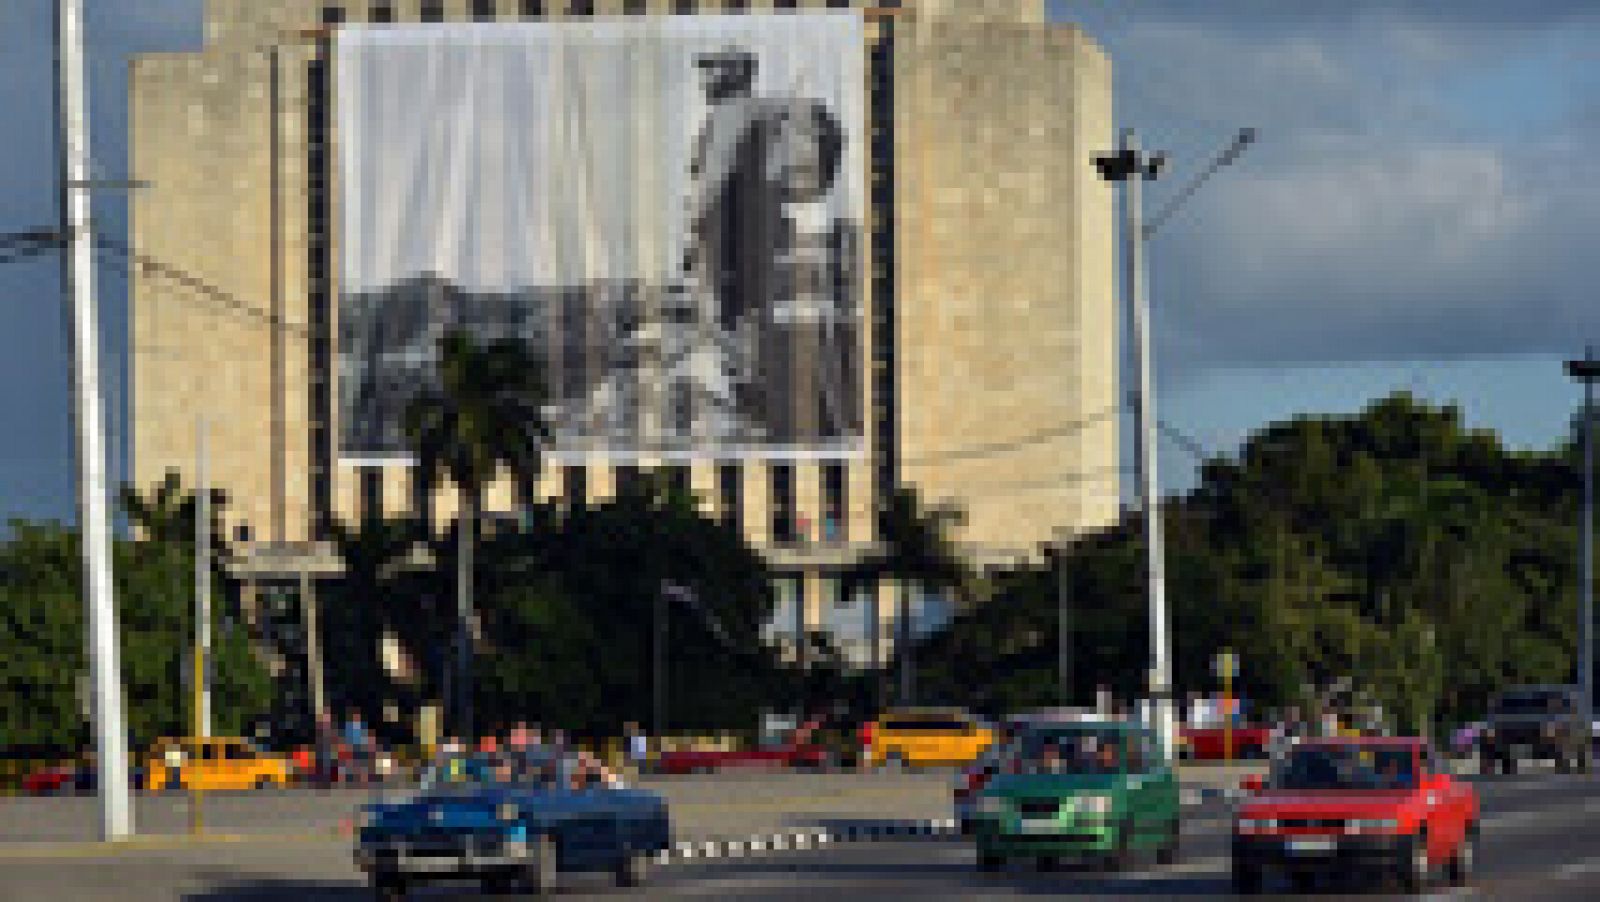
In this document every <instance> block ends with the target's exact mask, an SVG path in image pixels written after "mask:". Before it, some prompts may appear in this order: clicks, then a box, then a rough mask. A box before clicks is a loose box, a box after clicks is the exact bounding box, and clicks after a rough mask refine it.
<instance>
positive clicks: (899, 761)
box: [883, 752, 906, 772]
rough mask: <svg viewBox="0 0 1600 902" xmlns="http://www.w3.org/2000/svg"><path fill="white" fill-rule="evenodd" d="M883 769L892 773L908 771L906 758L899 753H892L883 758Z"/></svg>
mask: <svg viewBox="0 0 1600 902" xmlns="http://www.w3.org/2000/svg"><path fill="white" fill-rule="evenodd" d="M883 767H884V769H885V770H890V771H896V772H898V771H903V770H905V769H906V759H905V756H904V755H902V754H900V753H899V752H890V753H889V754H887V755H884V756H883Z"/></svg>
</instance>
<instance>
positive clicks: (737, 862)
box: [0, 774, 1600, 902]
mask: <svg viewBox="0 0 1600 902" xmlns="http://www.w3.org/2000/svg"><path fill="white" fill-rule="evenodd" d="M724 782H728V781H724ZM751 782H757V781H751ZM1479 785H1480V792H1481V798H1482V804H1483V812H1484V829H1483V842H1482V845H1481V847H1480V871H1479V875H1478V878H1477V880H1476V881H1475V882H1474V884H1473V886H1471V887H1469V888H1468V889H1467V890H1465V891H1456V890H1449V889H1448V888H1444V887H1439V888H1437V889H1436V892H1437V894H1439V895H1441V896H1442V895H1446V894H1449V895H1457V894H1459V895H1467V894H1472V895H1476V896H1478V897H1480V898H1492V899H1535V898H1537V899H1567V898H1570V899H1592V898H1597V897H1600V842H1596V839H1595V837H1596V836H1600V778H1596V777H1593V776H1588V777H1581V776H1558V775H1554V774H1528V775H1519V776H1516V777H1495V778H1488V779H1486V780H1482V781H1479ZM896 813H897V812H893V811H889V810H881V811H878V812H876V814H877V816H878V817H888V816H893V815H895V814H896ZM1226 831H1227V811H1226V808H1225V806H1224V805H1223V804H1222V803H1221V802H1218V801H1212V802H1209V803H1207V804H1206V805H1204V806H1201V807H1200V808H1198V809H1196V810H1194V811H1192V812H1191V813H1190V816H1189V818H1188V821H1187V823H1186V827H1185V837H1184V853H1183V857H1182V858H1181V859H1180V861H1179V862H1178V863H1177V864H1176V865H1173V866H1170V867H1157V866H1155V865H1154V864H1153V863H1151V862H1141V863H1140V864H1139V865H1138V866H1136V867H1135V868H1134V869H1132V870H1130V871H1128V872H1126V873H1123V874H1115V875H1113V874H1104V873H1100V872H1098V871H1094V870H1089V869H1082V870H1080V869H1067V870H1063V871H1057V872H1036V871H1034V870H1032V869H1028V868H1020V867H1014V868H1012V869H1010V870H1008V871H1005V872H1002V873H999V874H981V873H979V872H977V871H976V870H975V869H974V867H973V860H972V853H971V851H970V848H969V847H968V846H967V845H966V844H965V843H963V842H961V841H959V840H954V839H948V838H936V837H922V838H905V839H898V840H887V841H881V842H872V843H857V844H848V845H836V846H830V847H827V848H824V849H821V850H816V851H799V852H797V851H787V852H767V853H759V854H755V855H748V856H744V857H739V858H731V859H719V860H713V861H692V862H685V863H677V864H673V865H671V866H668V867H664V868H661V869H659V870H657V871H656V873H655V874H654V875H653V877H652V880H651V882H650V884H649V885H648V886H647V887H646V888H644V889H642V890H631V891H630V890H621V889H617V888H615V887H613V886H612V885H611V884H610V881H609V880H608V879H606V878H604V877H601V876H599V875H593V876H591V875H576V876H573V877H571V878H569V879H567V880H566V882H565V885H564V887H563V890H562V892H561V893H560V895H559V898H563V899H570V900H581V899H607V900H620V899H630V898H631V899H667V898H674V899H752V900H786V899H795V900H800V899H805V900H807V902H815V900H816V899H817V898H818V897H819V896H822V895H824V894H825V895H826V896H827V897H829V900H830V902H833V900H849V899H863V900H865V899H873V900H884V899H905V898H917V899H927V900H937V899H999V898H1022V897H1030V896H1038V895H1067V896H1108V897H1123V896H1126V897H1151V896H1157V897H1162V896H1168V897H1170V896H1187V895H1226V894H1227V893H1228V884H1227V865H1228V862H1227V857H1226V856H1227V837H1226ZM1330 889H1334V890H1338V891H1340V892H1344V891H1346V890H1345V888H1339V887H1334V888H1330ZM1365 894H1366V895H1382V893H1381V892H1380V893H1373V892H1370V891H1369V892H1367V893H1365ZM416 897H417V898H420V899H437V900H445V899H472V898H479V897H478V895H477V894H476V892H475V890H474V889H472V888H470V887H449V886H442V887H434V888H429V889H426V890H424V891H421V892H419V893H417V894H416ZM362 898H368V895H367V891H366V888H365V887H364V886H363V884H362V883H361V878H360V874H359V873H358V872H356V871H355V870H354V868H353V867H352V866H351V864H350V858H349V846H348V843H347V842H344V841H339V840H336V839H332V838H329V837H326V836H322V837H316V838H304V837H302V838H299V839H292V838H288V837H277V836H273V835H260V836H253V837H243V838H240V839H238V840H222V839H216V840H212V841H209V842H203V843H198V844H195V843H191V842H188V841H186V840H182V839H177V838H172V839H167V840H153V841H146V842H145V843H144V844H142V845H140V846H136V847H127V848H114V849H108V848H106V847H104V846H98V845H90V844H80V843H66V844H51V845H49V846H35V845H32V844H28V845H23V844H9V845H5V844H0V900H8V902H9V900H13V899H15V900H33V899H40V900H46V902H64V900H77V899H85V900H92V899H130V900H147V899H149V900H155V899H184V900H206V902H210V900H267V899H303V900H352V899H362Z"/></svg>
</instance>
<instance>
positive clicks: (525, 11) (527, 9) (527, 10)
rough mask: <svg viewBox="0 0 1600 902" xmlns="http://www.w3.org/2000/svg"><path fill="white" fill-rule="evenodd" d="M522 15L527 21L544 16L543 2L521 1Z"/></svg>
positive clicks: (535, 0) (536, 0)
mask: <svg viewBox="0 0 1600 902" xmlns="http://www.w3.org/2000/svg"><path fill="white" fill-rule="evenodd" d="M522 15H523V17H524V18H529V19H538V18H541V17H542V16H544V0H522Z"/></svg>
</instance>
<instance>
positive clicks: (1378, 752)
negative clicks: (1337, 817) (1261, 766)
mask: <svg viewBox="0 0 1600 902" xmlns="http://www.w3.org/2000/svg"><path fill="white" fill-rule="evenodd" d="M1416 785H1417V770H1416V753H1415V751H1414V750H1413V749H1411V748H1409V747H1407V746H1396V747H1392V748H1373V747H1370V746H1359V745H1313V746H1301V747H1300V748H1297V749H1295V750H1294V751H1293V752H1291V753H1290V754H1289V757H1288V759H1287V760H1285V761H1284V762H1283V763H1282V764H1281V765H1279V767H1278V769H1277V771H1276V772H1275V773H1274V774H1273V777H1272V786H1273V788H1275V789H1301V790H1318V789H1367V790H1385V789H1410V788H1412V787H1414V786H1416Z"/></svg>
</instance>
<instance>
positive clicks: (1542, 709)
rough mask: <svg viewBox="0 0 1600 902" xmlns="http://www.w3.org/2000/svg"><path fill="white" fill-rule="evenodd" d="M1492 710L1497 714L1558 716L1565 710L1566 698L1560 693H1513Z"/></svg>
mask: <svg viewBox="0 0 1600 902" xmlns="http://www.w3.org/2000/svg"><path fill="white" fill-rule="evenodd" d="M1494 709H1495V713H1497V714H1560V713H1563V712H1565V711H1566V710H1567V697H1566V695H1565V693H1561V692H1514V693H1511V694H1509V695H1505V696H1502V697H1501V698H1500V700H1499V702H1497V703H1496V704H1495V706H1494Z"/></svg>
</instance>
